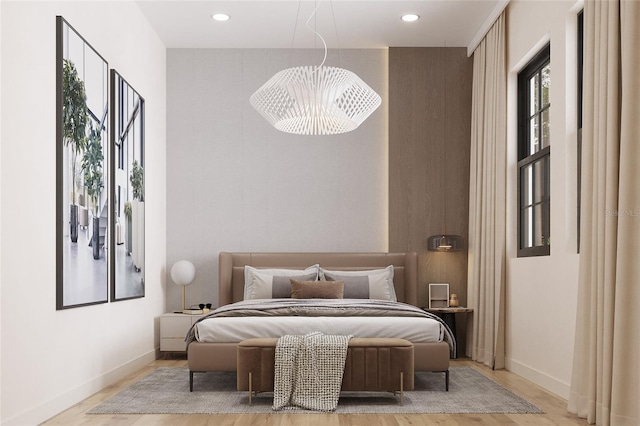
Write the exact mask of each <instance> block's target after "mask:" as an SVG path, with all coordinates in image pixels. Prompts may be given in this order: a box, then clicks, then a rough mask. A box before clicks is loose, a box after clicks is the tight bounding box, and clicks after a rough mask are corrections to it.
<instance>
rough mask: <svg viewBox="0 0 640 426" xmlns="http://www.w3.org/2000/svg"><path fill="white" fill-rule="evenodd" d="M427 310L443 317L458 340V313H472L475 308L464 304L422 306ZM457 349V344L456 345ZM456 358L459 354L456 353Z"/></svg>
mask: <svg viewBox="0 0 640 426" xmlns="http://www.w3.org/2000/svg"><path fill="white" fill-rule="evenodd" d="M422 309H424V310H425V311H427V312H431V313H432V314H436V315H438V316H439V317H440V318H442V321H444V323H445V324H447V325H448V326H449V328H450V329H451V332H452V333H453V337H454V338H455V339H456V342H457V341H458V336H457V335H456V314H461V313H471V312H473V308H465V307H463V306H460V307H457V308H431V309H430V308H422ZM456 349H457V345H456ZM455 355H456V358H458V354H457V353H456V354H455Z"/></svg>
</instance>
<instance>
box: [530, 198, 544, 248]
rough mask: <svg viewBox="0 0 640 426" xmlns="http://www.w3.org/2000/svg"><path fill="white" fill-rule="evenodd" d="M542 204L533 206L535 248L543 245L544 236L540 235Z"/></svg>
mask: <svg viewBox="0 0 640 426" xmlns="http://www.w3.org/2000/svg"><path fill="white" fill-rule="evenodd" d="M543 207H544V205H543V204H536V205H535V206H533V223H532V228H533V231H532V232H533V245H534V246H535V247H538V246H542V245H544V243H543V241H544V236H543V235H542V213H543V211H542V209H543Z"/></svg>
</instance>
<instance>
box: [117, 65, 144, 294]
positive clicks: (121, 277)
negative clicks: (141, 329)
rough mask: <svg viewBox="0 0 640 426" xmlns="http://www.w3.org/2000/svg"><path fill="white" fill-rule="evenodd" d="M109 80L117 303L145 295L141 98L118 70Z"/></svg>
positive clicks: (142, 103) (142, 102) (142, 99)
mask: <svg viewBox="0 0 640 426" xmlns="http://www.w3.org/2000/svg"><path fill="white" fill-rule="evenodd" d="M109 81H110V87H111V91H110V104H111V110H112V113H111V116H110V128H111V144H110V148H111V152H110V157H111V158H112V159H113V161H111V164H110V166H111V170H110V176H112V177H113V182H112V185H111V187H110V190H111V199H112V200H114V202H113V203H112V209H111V216H110V217H111V229H113V230H114V232H113V233H112V241H111V245H110V246H111V247H114V250H112V252H113V257H114V261H113V262H112V264H111V275H112V276H113V277H114V279H113V280H112V281H111V301H121V300H129V299H136V298H141V297H144V295H145V280H144V273H145V267H144V263H145V262H144V258H145V254H144V253H145V226H144V222H145V220H144V219H145V208H144V205H145V203H144V200H145V192H144V167H145V124H144V120H145V101H144V98H143V97H142V96H140V94H139V93H138V92H137V91H136V90H135V89H134V88H133V87H132V86H131V85H130V84H129V83H128V82H127V81H126V80H125V79H124V78H123V77H122V76H121V75H120V74H119V73H118V72H117V71H116V70H114V69H112V70H110V76H109Z"/></svg>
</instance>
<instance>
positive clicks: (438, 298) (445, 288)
mask: <svg viewBox="0 0 640 426" xmlns="http://www.w3.org/2000/svg"><path fill="white" fill-rule="evenodd" d="M448 307H449V284H448V283H430V284H429V309H431V308H448Z"/></svg>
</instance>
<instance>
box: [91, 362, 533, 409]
mask: <svg viewBox="0 0 640 426" xmlns="http://www.w3.org/2000/svg"><path fill="white" fill-rule="evenodd" d="M272 403H273V393H266V392H265V393H261V394H259V395H258V396H257V397H254V398H253V405H249V394H248V392H239V391H237V390H236V374H235V373H196V374H195V375H194V391H193V392H189V370H188V369H186V368H177V367H161V368H158V369H157V370H154V371H153V372H152V373H150V374H149V375H148V376H146V377H144V378H142V379H141V380H140V381H138V382H136V383H134V384H132V385H131V386H129V387H128V388H126V389H124V390H123V391H121V392H120V393H118V394H117V395H115V396H113V397H112V398H110V399H108V400H106V401H105V402H103V403H102V404H100V405H98V406H97V407H95V408H94V409H92V410H91V411H89V414H214V413H238V414H260V413H277V412H274V411H273V410H272V409H271V404H272ZM286 412H287V413H295V412H300V413H309V411H306V410H287V411H286ZM335 412H336V413H344V414H347V413H354V414H355V413H449V414H457V413H460V414H462V413H514V414H519V413H534V414H542V413H543V411H542V410H540V409H539V408H538V407H536V406H535V405H533V404H531V403H530V402H528V401H526V400H525V399H523V398H521V397H519V396H517V395H515V394H514V393H513V392H511V391H509V390H508V389H505V388H504V387H502V386H501V385H499V384H498V383H496V382H494V381H493V380H491V379H489V378H487V377H486V376H484V375H482V374H481V373H480V372H478V371H477V370H475V369H473V368H471V367H452V368H451V370H450V384H449V392H445V389H444V374H443V373H422V372H420V373H416V375H415V390H413V391H409V392H405V393H404V405H399V396H394V395H393V394H392V393H384V392H375V393H374V392H343V393H341V395H340V400H339V402H338V408H337V410H336V411H335Z"/></svg>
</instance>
